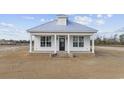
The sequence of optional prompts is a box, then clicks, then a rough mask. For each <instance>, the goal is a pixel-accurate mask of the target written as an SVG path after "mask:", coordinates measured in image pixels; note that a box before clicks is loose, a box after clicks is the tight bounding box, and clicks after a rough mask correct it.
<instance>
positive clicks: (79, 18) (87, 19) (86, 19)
mask: <svg viewBox="0 0 124 93" xmlns="http://www.w3.org/2000/svg"><path fill="white" fill-rule="evenodd" d="M74 21H75V22H77V23H80V24H82V25H88V24H90V23H91V22H92V19H91V18H90V17H87V16H75V17H74Z"/></svg>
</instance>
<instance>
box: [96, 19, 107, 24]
mask: <svg viewBox="0 0 124 93" xmlns="http://www.w3.org/2000/svg"><path fill="white" fill-rule="evenodd" d="M95 23H96V25H103V24H105V20H104V19H97V20H96V22H95Z"/></svg>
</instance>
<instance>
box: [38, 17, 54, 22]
mask: <svg viewBox="0 0 124 93" xmlns="http://www.w3.org/2000/svg"><path fill="white" fill-rule="evenodd" d="M40 21H41V22H42V23H45V22H49V21H53V19H44V18H41V19H40Z"/></svg>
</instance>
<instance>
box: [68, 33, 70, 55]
mask: <svg viewBox="0 0 124 93" xmlns="http://www.w3.org/2000/svg"><path fill="white" fill-rule="evenodd" d="M68 53H70V35H69V34H68Z"/></svg>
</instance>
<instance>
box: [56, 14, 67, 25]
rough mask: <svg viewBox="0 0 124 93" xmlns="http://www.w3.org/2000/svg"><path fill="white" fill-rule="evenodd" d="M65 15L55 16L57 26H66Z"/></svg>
mask: <svg viewBox="0 0 124 93" xmlns="http://www.w3.org/2000/svg"><path fill="white" fill-rule="evenodd" d="M67 22H68V17H67V15H57V25H67Z"/></svg>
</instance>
